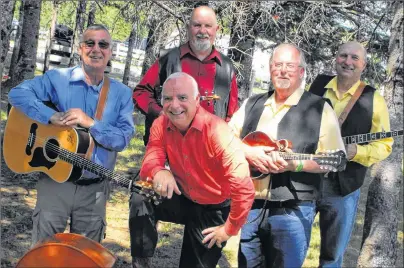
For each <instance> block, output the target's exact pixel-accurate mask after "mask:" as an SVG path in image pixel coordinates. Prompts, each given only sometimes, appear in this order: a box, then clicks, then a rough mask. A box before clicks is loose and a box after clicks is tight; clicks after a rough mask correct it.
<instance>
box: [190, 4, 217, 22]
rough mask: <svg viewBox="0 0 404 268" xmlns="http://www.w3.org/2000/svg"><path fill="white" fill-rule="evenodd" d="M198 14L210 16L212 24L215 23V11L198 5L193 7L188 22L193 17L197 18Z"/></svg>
mask: <svg viewBox="0 0 404 268" xmlns="http://www.w3.org/2000/svg"><path fill="white" fill-rule="evenodd" d="M200 16H203V17H210V18H212V22H214V24H215V25H217V20H216V13H215V11H214V10H213V9H212V8H211V7H208V6H199V7H196V8H194V10H192V13H191V18H190V21H189V22H192V20H193V19H195V18H198V17H200Z"/></svg>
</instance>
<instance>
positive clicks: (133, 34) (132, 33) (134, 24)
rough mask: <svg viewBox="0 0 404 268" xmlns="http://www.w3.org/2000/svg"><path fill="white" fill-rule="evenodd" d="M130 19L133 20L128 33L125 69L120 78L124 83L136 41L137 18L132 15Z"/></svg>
mask: <svg viewBox="0 0 404 268" xmlns="http://www.w3.org/2000/svg"><path fill="white" fill-rule="evenodd" d="M132 21H133V22H132V30H131V31H130V35H129V44H128V52H127V54H126V61H125V70H124V72H123V78H122V83H124V84H125V85H128V84H129V76H130V66H131V65H132V56H133V47H134V45H135V42H136V30H137V23H138V18H137V17H136V16H134V18H133V20H132Z"/></svg>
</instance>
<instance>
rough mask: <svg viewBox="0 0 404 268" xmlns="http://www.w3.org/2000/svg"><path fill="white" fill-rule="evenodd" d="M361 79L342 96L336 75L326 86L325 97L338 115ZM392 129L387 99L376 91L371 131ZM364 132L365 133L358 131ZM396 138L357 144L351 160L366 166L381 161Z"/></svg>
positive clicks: (387, 154) (386, 155) (388, 152)
mask: <svg viewBox="0 0 404 268" xmlns="http://www.w3.org/2000/svg"><path fill="white" fill-rule="evenodd" d="M359 84H360V81H358V82H356V83H355V84H354V85H353V86H352V87H351V88H350V89H349V90H348V91H347V92H345V93H344V94H343V95H342V96H341V93H340V92H338V87H337V77H334V78H333V79H332V80H331V81H330V82H329V83H328V84H327V85H326V86H325V88H328V90H327V91H326V93H325V94H324V97H325V98H328V99H329V100H330V101H331V103H332V105H333V107H334V110H335V113H336V114H337V116H340V114H341V113H342V111H343V110H344V109H345V106H346V105H347V104H348V102H349V100H350V99H351V97H352V96H353V94H354V93H355V91H356V90H357V88H358V86H359ZM381 131H390V119H389V112H388V109H387V105H386V101H385V100H384V98H383V96H381V95H380V93H379V92H378V91H375V94H374V97H373V115H372V127H371V129H370V132H371V133H373V132H381ZM357 134H364V133H357ZM393 143H394V140H393V138H385V139H382V140H378V141H372V142H370V143H369V144H367V145H359V144H357V152H356V155H355V157H354V158H352V159H351V161H354V162H357V163H359V164H361V165H364V166H366V167H369V166H371V165H372V164H374V163H376V162H379V161H381V160H383V159H385V158H387V157H388V156H389V155H390V153H391V150H392V146H393Z"/></svg>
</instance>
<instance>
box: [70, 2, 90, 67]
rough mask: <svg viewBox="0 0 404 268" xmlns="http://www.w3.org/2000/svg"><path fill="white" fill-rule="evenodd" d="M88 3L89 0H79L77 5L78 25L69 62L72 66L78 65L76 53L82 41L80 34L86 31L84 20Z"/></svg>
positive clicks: (75, 28) (74, 33)
mask: <svg viewBox="0 0 404 268" xmlns="http://www.w3.org/2000/svg"><path fill="white" fill-rule="evenodd" d="M86 3H87V0H79V3H78V5H77V11H76V25H75V27H74V31H73V37H72V47H71V52H70V62H69V66H70V67H72V66H74V65H76V61H75V54H77V51H78V50H77V49H78V46H79V42H80V36H81V35H82V34H83V32H84V21H85V19H84V15H85V14H86Z"/></svg>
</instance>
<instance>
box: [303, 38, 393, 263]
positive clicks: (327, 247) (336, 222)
mask: <svg viewBox="0 0 404 268" xmlns="http://www.w3.org/2000/svg"><path fill="white" fill-rule="evenodd" d="M335 66H336V71H337V76H328V75H319V76H318V77H317V78H316V79H315V81H314V82H313V83H312V85H311V87H310V92H312V93H314V94H316V95H319V96H324V97H325V98H328V99H329V100H330V101H331V102H332V105H333V107H334V110H335V112H336V114H337V115H338V116H339V115H340V114H341V113H342V112H343V111H344V109H345V107H346V106H347V104H348V102H349V101H350V100H351V98H352V96H354V94H355V92H357V91H358V90H360V89H362V88H363V92H362V93H361V95H360V96H359V98H358V99H357V101H356V102H355V104H354V106H353V107H352V110H351V111H350V113H349V114H348V116H347V117H346V120H345V121H344V123H343V124H342V126H341V134H342V136H343V137H345V136H352V135H357V134H365V133H373V132H382V131H389V130H390V120H389V114H388V109H387V105H386V102H385V100H384V98H383V97H382V96H381V95H380V93H379V92H378V91H377V90H376V89H375V88H373V87H371V86H369V85H365V84H364V83H363V82H361V81H360V78H361V74H362V72H363V70H364V69H365V67H366V50H365V48H364V47H363V46H362V45H361V44H360V43H358V42H356V41H351V42H347V43H345V44H343V45H341V46H340V47H339V49H338V52H337V56H336V65H335ZM392 145H393V138H386V139H381V140H376V141H372V142H369V143H367V144H361V145H359V144H349V145H346V151H347V158H348V160H349V162H348V164H347V167H346V169H345V170H344V171H342V172H338V173H332V174H330V176H328V177H327V178H326V179H325V180H324V184H323V191H322V192H323V193H322V198H321V199H320V200H318V201H317V211H318V212H319V213H320V233H321V251H320V267H341V266H342V261H343V256H344V252H345V250H346V247H347V245H348V242H349V239H350V236H351V233H352V229H353V226H354V223H355V217H356V210H357V206H358V200H359V195H360V187H361V186H362V184H363V181H364V179H365V175H366V170H367V168H368V167H369V166H371V165H372V164H374V163H376V162H379V161H381V160H383V159H385V158H387V157H388V156H389V155H390V153H391V150H392Z"/></svg>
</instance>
